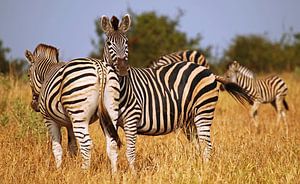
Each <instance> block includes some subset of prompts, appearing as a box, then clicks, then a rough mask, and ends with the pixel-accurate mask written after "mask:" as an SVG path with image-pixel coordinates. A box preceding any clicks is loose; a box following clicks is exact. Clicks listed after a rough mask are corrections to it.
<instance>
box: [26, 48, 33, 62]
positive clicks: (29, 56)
mask: <svg viewBox="0 0 300 184" xmlns="http://www.w3.org/2000/svg"><path fill="white" fill-rule="evenodd" d="M25 57H26V58H27V61H28V63H29V64H32V63H34V59H33V54H32V53H31V52H30V51H29V50H26V51H25Z"/></svg>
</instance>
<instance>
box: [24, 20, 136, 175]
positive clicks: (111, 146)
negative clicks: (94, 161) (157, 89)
mask: <svg viewBox="0 0 300 184" xmlns="http://www.w3.org/2000/svg"><path fill="white" fill-rule="evenodd" d="M114 19H115V17H113V18H112V20H114ZM107 20H109V19H108V17H107V16H102V17H101V22H102V23H103V24H105V23H109V21H108V22H107ZM130 23H131V19H130V16H129V15H125V16H124V17H123V18H122V22H121V23H120V27H119V29H118V31H116V32H115V33H114V34H112V35H110V36H109V37H108V39H109V40H110V39H111V40H115V41H117V40H119V39H118V37H122V38H123V37H124V35H125V33H126V32H127V31H128V28H129V26H130ZM109 24H110V23H109ZM117 43H118V44H119V45H118V44H116V45H114V48H113V49H115V50H120V51H122V49H123V48H128V45H127V44H128V42H124V43H121V42H117ZM118 47H122V48H121V49H120V48H118ZM125 50H126V52H122V53H121V54H119V55H118V56H117V57H116V56H115V55H111V54H110V53H109V52H105V53H104V54H103V57H104V58H103V61H102V60H98V59H93V58H79V59H74V60H72V61H69V62H67V63H62V62H59V61H58V50H57V49H56V48H55V47H52V46H49V45H45V44H41V45H38V46H37V48H36V49H35V51H34V52H33V53H31V52H30V51H28V50H27V51H26V52H25V56H26V58H27V59H28V61H29V64H30V67H29V70H28V77H29V81H30V86H31V89H32V102H31V107H32V108H33V109H34V110H35V111H37V112H39V111H40V112H41V113H42V115H43V116H44V122H45V123H46V126H47V127H48V131H49V133H50V135H51V138H52V150H53V154H54V157H55V161H56V167H57V168H59V167H60V166H61V163H62V147H61V133H60V128H61V126H65V127H67V130H68V148H69V152H70V153H71V154H72V155H74V154H75V153H76V151H77V145H76V140H75V138H76V139H77V140H78V143H79V145H80V151H81V155H82V157H83V163H82V168H83V169H87V168H89V166H90V157H91V155H90V150H91V147H92V140H91V139H90V136H89V133H88V124H89V123H92V122H94V121H95V120H97V118H98V117H99V118H100V125H101V127H102V129H103V130H104V133H105V136H106V141H107V147H106V149H107V153H108V157H109V159H110V161H111V164H112V166H111V167H112V171H113V172H116V171H117V157H118V153H117V149H118V147H119V146H120V139H119V136H118V134H117V131H116V124H117V120H118V111H119V110H118V109H119V105H118V101H119V92H120V90H119V88H120V85H119V78H118V76H117V75H116V73H115V70H117V71H118V72H119V65H117V66H116V67H114V66H111V65H110V64H109V63H108V62H106V61H110V62H112V61H117V63H118V62H119V63H120V66H122V62H124V61H125V59H126V60H127V59H128V56H127V55H128V49H125ZM121 69H122V68H121ZM121 69H120V70H121ZM124 75H126V74H124ZM107 111H108V112H107Z"/></svg>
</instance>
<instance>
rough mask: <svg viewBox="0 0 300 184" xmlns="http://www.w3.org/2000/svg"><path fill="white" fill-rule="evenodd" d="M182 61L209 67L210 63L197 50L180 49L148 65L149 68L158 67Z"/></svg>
mask: <svg viewBox="0 0 300 184" xmlns="http://www.w3.org/2000/svg"><path fill="white" fill-rule="evenodd" d="M181 61H185V62H193V63H196V64H198V65H200V66H204V67H206V68H208V69H209V64H208V62H207V60H206V58H205V56H204V55H203V54H201V53H200V52H199V51H196V50H185V51H178V52H174V53H171V54H167V55H164V56H161V57H160V58H159V59H157V60H154V61H152V62H151V63H150V65H148V68H157V67H159V66H164V65H167V64H171V63H175V62H181Z"/></svg>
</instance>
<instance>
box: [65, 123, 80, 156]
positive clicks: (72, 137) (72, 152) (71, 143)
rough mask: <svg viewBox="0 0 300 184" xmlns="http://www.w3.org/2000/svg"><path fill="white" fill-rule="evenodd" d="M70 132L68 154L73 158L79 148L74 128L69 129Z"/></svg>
mask: <svg viewBox="0 0 300 184" xmlns="http://www.w3.org/2000/svg"><path fill="white" fill-rule="evenodd" d="M67 130H68V152H69V154H70V156H71V157H73V156H76V155H77V151H78V147H77V143H76V138H75V135H74V132H73V128H72V127H69V126H68V127H67Z"/></svg>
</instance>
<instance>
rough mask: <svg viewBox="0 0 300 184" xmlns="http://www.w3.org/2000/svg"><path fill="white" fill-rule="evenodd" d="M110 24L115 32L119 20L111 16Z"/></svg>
mask: <svg viewBox="0 0 300 184" xmlns="http://www.w3.org/2000/svg"><path fill="white" fill-rule="evenodd" d="M110 22H111V25H112V27H113V28H114V30H115V31H117V30H118V29H119V19H118V18H117V17H115V16H112V18H111V20H110Z"/></svg>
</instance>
